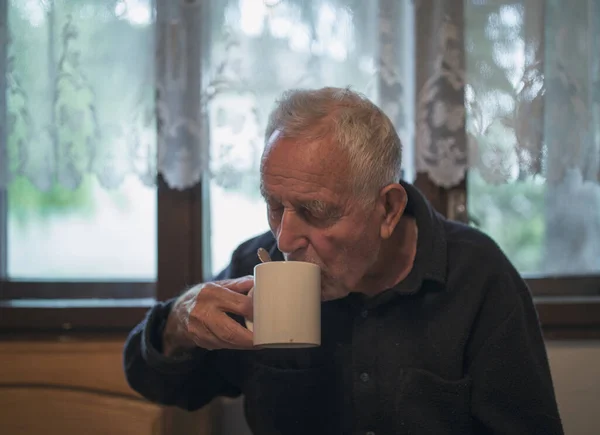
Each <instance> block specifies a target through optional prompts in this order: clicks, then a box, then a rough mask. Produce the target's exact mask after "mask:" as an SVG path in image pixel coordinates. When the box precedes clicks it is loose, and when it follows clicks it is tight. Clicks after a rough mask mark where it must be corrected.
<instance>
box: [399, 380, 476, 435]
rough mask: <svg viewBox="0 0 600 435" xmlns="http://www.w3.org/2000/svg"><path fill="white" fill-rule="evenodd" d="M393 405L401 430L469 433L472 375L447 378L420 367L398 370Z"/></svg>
mask: <svg viewBox="0 0 600 435" xmlns="http://www.w3.org/2000/svg"><path fill="white" fill-rule="evenodd" d="M399 376H400V379H399V382H398V387H399V388H398V390H397V393H396V397H395V401H394V407H395V412H394V413H395V416H396V425H397V427H398V428H399V429H401V431H402V432H405V433H419V434H441V433H460V434H469V433H471V432H472V420H471V413H470V407H471V405H470V402H471V384H472V381H471V378H470V377H465V378H462V379H459V380H447V379H443V378H441V377H439V376H438V375H436V374H434V373H432V372H429V371H426V370H421V369H401V370H400V372H399Z"/></svg>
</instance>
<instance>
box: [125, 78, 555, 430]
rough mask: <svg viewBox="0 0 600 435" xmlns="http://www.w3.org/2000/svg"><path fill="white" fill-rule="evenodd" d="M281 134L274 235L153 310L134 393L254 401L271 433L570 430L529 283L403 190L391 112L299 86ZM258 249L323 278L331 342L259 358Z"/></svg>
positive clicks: (135, 356) (267, 155) (271, 180)
mask: <svg viewBox="0 0 600 435" xmlns="http://www.w3.org/2000/svg"><path fill="white" fill-rule="evenodd" d="M266 138H267V140H266V144H265V149H264V154H263V159H262V164H261V188H262V193H263V196H264V198H265V201H266V203H267V206H268V219H269V225H270V228H271V232H269V233H267V234H264V235H261V236H259V237H256V238H254V239H252V240H249V241H247V242H245V243H243V244H242V245H241V246H239V247H238V248H237V249H236V250H235V252H234V253H233V256H232V259H231V263H230V264H229V266H228V267H227V269H226V270H224V271H223V272H222V273H221V274H220V275H219V276H218V277H217V278H216V279H215V281H214V282H208V283H204V284H199V285H197V286H195V287H193V288H191V289H190V290H188V291H187V292H185V293H184V294H182V295H181V296H180V297H179V298H177V299H174V300H171V301H168V302H166V303H159V304H157V305H156V306H155V307H154V308H152V310H150V312H149V314H148V316H147V318H146V319H145V320H144V321H143V322H142V323H141V324H139V325H138V326H137V327H136V328H135V329H134V330H133V331H132V332H131V334H130V336H129V338H128V341H127V344H126V346H125V350H124V363H125V372H126V376H127V380H128V382H129V383H130V385H131V386H132V388H133V389H135V390H136V391H138V392H139V393H141V394H142V395H143V396H145V397H147V398H148V399H150V400H152V401H155V402H158V403H162V404H167V405H175V406H179V407H182V408H185V409H189V410H194V409H198V408H200V407H202V406H204V405H206V404H207V403H208V402H210V401H211V400H212V399H213V398H215V397H217V396H238V395H240V394H244V396H245V411H246V417H247V420H248V424H249V426H250V428H251V429H252V431H253V432H254V433H255V434H257V435H260V434H286V435H287V434H302V435H305V434H311V435H312V434H328V435H330V434H367V435H369V434H371V435H372V434H393V435H399V434H425V433H426V434H461V435H464V434H471V433H477V434H488V433H489V434H545V435H550V434H562V427H561V421H560V417H559V413H558V410H557V405H556V400H555V396H554V390H553V385H552V379H551V376H550V370H549V367H548V361H547V356H546V352H545V347H544V341H543V339H542V334H541V332H540V328H539V324H538V319H537V315H536V311H535V308H534V305H533V303H532V298H531V295H530V293H529V291H528V289H527V287H526V285H525V283H524V282H523V280H522V279H521V277H520V276H519V274H518V273H517V271H516V270H515V268H514V267H513V266H512V265H511V263H510V262H509V261H508V260H507V258H506V257H505V256H504V255H503V253H502V252H501V251H500V249H499V248H498V247H497V245H496V244H495V243H494V242H493V241H492V240H490V239H489V238H488V237H486V236H485V235H484V234H482V233H480V232H479V231H477V230H475V229H472V228H470V227H468V226H465V225H461V224H459V223H456V222H451V221H448V220H446V219H444V218H443V217H442V216H440V215H439V214H438V213H436V212H435V211H434V210H433V209H432V207H431V206H430V205H429V203H428V202H427V200H426V199H425V198H424V197H423V196H422V195H421V193H419V191H418V190H417V189H415V188H414V187H413V186H411V185H410V184H407V183H405V182H402V181H399V180H400V160H401V145H400V140H399V138H398V135H397V133H396V132H395V130H394V127H393V125H392V123H391V122H390V120H389V119H388V118H387V117H386V116H385V115H384V114H383V112H382V111H381V110H380V109H379V108H378V107H377V106H375V105H374V104H373V103H371V102H370V101H369V100H367V99H366V98H364V97H362V96H360V95H358V94H356V93H354V92H352V91H350V90H347V89H334V88H324V89H319V90H300V91H290V92H287V93H285V94H284V95H283V97H282V98H281V99H280V101H278V103H277V106H276V107H275V109H274V111H273V112H272V114H271V117H270V119H269V125H268V127H267V131H266ZM240 213H242V214H243V210H240ZM259 247H263V248H265V249H267V250H268V251H269V252H270V254H271V256H272V257H273V258H275V259H278V260H283V259H285V260H287V261H297V260H301V261H309V262H312V263H316V264H318V265H319V266H320V267H321V269H322V299H323V304H322V345H321V346H320V347H317V348H310V349H263V350H252V333H251V332H250V331H249V330H248V329H246V328H245V327H244V322H243V318H244V317H251V315H252V298H251V296H249V295H248V291H249V290H250V289H251V287H252V283H253V280H252V277H251V276H250V275H251V274H252V271H253V267H254V266H255V265H256V264H257V263H258V258H257V255H256V252H257V249H258V248H259Z"/></svg>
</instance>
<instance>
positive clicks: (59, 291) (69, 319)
mask: <svg viewBox="0 0 600 435" xmlns="http://www.w3.org/2000/svg"><path fill="white" fill-rule="evenodd" d="M157 197H158V202H157V204H158V206H157V232H158V234H157V236H158V248H157V249H158V265H157V266H158V267H157V279H156V282H133V281H132V282H128V281H120V282H101V281H100V282H56V281H28V282H25V281H11V280H7V279H6V278H2V279H0V333H15V332H24V333H31V332H39V331H44V332H51V333H52V332H54V333H56V332H58V333H65V332H127V331H129V330H130V329H131V328H133V327H134V326H135V325H136V324H137V323H138V322H139V321H141V320H142V319H143V317H144V315H145V313H146V312H147V311H148V309H149V308H150V307H151V306H152V304H153V303H154V302H155V301H156V300H160V301H164V300H167V299H170V298H172V297H175V296H177V295H178V294H180V293H181V292H182V291H183V290H185V289H186V288H188V287H190V286H191V285H193V284H195V283H198V282H200V281H201V280H202V275H203V264H202V246H203V242H202V231H201V229H202V224H201V223H202V213H203V209H202V186H201V185H200V184H199V185H197V186H194V187H192V188H189V189H186V190H175V189H171V188H170V187H168V186H167V184H166V183H165V181H164V180H163V179H162V177H159V179H158V183H157ZM6 211H7V210H6V193H5V192H0V271H2V272H4V274H3V276H4V277H6V273H5V272H6V260H7V258H6V246H7V243H6V242H7V240H6ZM115 249H116V248H115ZM39 298H43V299H52V303H50V304H47V305H40V304H30V305H29V306H28V304H27V299H38V300H39ZM75 299H77V301H75ZM90 299H101V300H100V301H95V302H94V303H93V304H89V306H86V305H88V304H86V303H85V302H86V300H90Z"/></svg>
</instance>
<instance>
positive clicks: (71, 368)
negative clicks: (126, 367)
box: [0, 337, 210, 435]
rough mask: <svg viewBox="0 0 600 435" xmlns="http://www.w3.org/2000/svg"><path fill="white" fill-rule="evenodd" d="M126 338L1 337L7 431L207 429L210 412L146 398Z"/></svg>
mask: <svg viewBox="0 0 600 435" xmlns="http://www.w3.org/2000/svg"><path fill="white" fill-rule="evenodd" d="M123 343H124V337H120V338H108V339H103V338H85V339H82V338H77V339H73V338H71V339H66V338H65V337H54V338H51V339H50V338H39V339H38V338H36V339H31V338H28V339H23V340H14V339H12V340H4V341H0V434H3V435H4V434H7V435H9V434H10V435H30V434H31V435H33V434H35V435H37V434H40V433H43V434H44V435H54V434H56V435H71V434H73V435H75V434H77V435H80V434H86V435H96V434H97V435H100V434H102V435H105V434H111V435H121V434H123V435H125V434H127V435H138V434H139V435H166V434H168V435H177V434H188V433H193V434H194V435H196V434H206V433H209V432H208V431H209V430H210V413H209V411H210V409H208V408H207V409H205V410H202V411H199V412H196V413H187V412H184V411H181V410H176V409H173V408H165V407H162V406H158V405H155V404H153V403H150V402H148V401H146V400H144V399H143V398H142V397H141V396H139V395H138V394H137V393H136V392H134V391H133V390H131V389H130V388H129V386H128V384H127V382H126V380H125V376H124V373H123V368H122V350H123Z"/></svg>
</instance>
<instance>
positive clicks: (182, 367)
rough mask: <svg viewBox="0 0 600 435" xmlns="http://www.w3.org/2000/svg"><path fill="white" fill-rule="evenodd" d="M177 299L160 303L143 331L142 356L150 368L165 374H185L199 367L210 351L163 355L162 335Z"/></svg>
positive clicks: (196, 349)
mask: <svg viewBox="0 0 600 435" xmlns="http://www.w3.org/2000/svg"><path fill="white" fill-rule="evenodd" d="M174 303H175V299H171V300H169V301H167V302H158V303H157V304H156V305H155V306H154V307H152V309H151V310H150V311H149V312H148V314H147V317H146V322H145V324H144V329H143V331H142V343H141V344H142V346H141V347H142V356H143V358H144V359H145V360H146V362H147V363H148V365H149V366H151V367H152V368H154V369H156V370H158V371H160V372H163V373H185V372H190V371H192V370H193V369H194V368H195V367H197V366H198V362H199V361H200V360H201V359H202V357H204V355H206V354H207V353H208V352H209V351H208V350H206V349H202V348H199V347H197V348H194V349H192V350H190V351H186V352H181V353H179V354H177V355H172V356H166V355H164V354H163V353H162V334H163V330H164V328H165V324H166V322H167V318H168V316H169V313H170V312H171V308H172V306H173V304H174Z"/></svg>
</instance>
